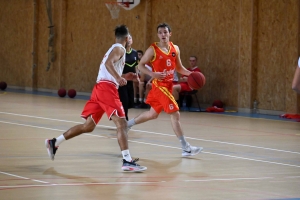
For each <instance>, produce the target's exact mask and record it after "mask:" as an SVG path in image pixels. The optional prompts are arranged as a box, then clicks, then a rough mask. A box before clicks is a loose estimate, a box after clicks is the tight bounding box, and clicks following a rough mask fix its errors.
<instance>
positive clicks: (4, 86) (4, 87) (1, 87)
mask: <svg viewBox="0 0 300 200" xmlns="http://www.w3.org/2000/svg"><path fill="white" fill-rule="evenodd" d="M6 87H7V84H6V83H5V82H4V81H2V82H0V89H1V90H5V89H6Z"/></svg>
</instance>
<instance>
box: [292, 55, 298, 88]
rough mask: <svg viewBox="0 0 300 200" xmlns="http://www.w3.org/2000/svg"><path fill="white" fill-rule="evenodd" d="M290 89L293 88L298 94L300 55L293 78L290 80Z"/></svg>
mask: <svg viewBox="0 0 300 200" xmlns="http://www.w3.org/2000/svg"><path fill="white" fill-rule="evenodd" d="M292 89H293V90H295V91H296V92H297V93H298V94H300V57H299V60H298V66H297V68H296V71H295V75H294V79H293V82H292Z"/></svg>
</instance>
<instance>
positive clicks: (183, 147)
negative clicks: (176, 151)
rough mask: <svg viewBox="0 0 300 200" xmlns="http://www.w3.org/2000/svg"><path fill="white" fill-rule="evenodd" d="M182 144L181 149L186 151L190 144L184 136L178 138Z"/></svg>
mask: <svg viewBox="0 0 300 200" xmlns="http://www.w3.org/2000/svg"><path fill="white" fill-rule="evenodd" d="M178 139H179V141H180V143H181V147H182V149H185V148H186V147H187V146H188V144H189V143H188V142H187V141H186V140H185V137H184V136H180V137H178Z"/></svg>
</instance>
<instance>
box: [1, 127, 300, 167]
mask: <svg viewBox="0 0 300 200" xmlns="http://www.w3.org/2000/svg"><path fill="white" fill-rule="evenodd" d="M0 122H1V123H7V124H14V125H18V126H29V127H34V128H40V129H48V130H55V131H63V130H59V129H51V128H44V127H38V126H31V125H26V124H18V123H12V122H5V121H0ZM84 135H89V136H94V137H103V138H108V139H113V140H117V138H110V137H105V136H99V135H93V134H87V133H85V134H84ZM128 141H129V142H134V143H140V144H148V145H153V146H160V147H167V148H174V149H181V148H179V147H172V146H166V145H159V144H153V143H147V142H139V141H134V140H128ZM202 153H207V154H212V155H219V156H225V157H231V158H236V159H243V160H250V161H256V162H264V163H269V164H277V165H284V166H289V167H299V168H300V166H299V165H290V164H286V163H279V162H271V161H265V160H257V159H252V158H245V157H239V156H231V155H227V154H220V153H213V152H208V151H202Z"/></svg>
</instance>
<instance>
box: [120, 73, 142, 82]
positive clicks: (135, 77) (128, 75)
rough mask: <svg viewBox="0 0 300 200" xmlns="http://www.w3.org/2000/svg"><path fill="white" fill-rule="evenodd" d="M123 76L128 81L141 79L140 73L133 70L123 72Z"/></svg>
mask: <svg viewBox="0 0 300 200" xmlns="http://www.w3.org/2000/svg"><path fill="white" fill-rule="evenodd" d="M122 76H123V78H125V79H126V80H128V81H138V80H139V78H138V75H137V74H136V73H133V72H128V73H126V74H123V75H122Z"/></svg>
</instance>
